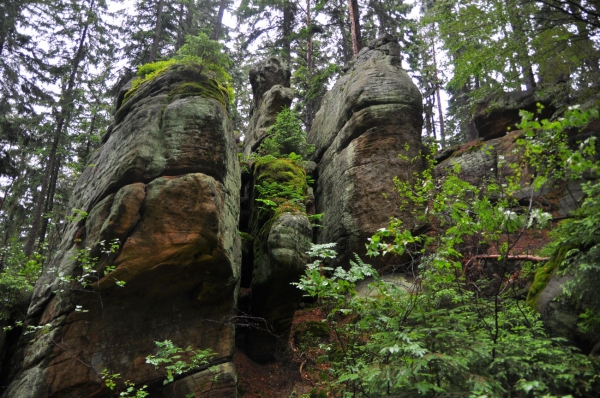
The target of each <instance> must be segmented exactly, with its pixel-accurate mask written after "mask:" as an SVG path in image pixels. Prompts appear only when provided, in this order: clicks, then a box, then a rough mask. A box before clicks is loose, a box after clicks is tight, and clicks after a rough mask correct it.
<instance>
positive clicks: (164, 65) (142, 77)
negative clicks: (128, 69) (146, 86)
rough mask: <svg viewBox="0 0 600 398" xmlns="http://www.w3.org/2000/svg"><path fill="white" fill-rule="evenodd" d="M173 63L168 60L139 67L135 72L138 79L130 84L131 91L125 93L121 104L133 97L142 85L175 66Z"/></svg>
mask: <svg viewBox="0 0 600 398" xmlns="http://www.w3.org/2000/svg"><path fill="white" fill-rule="evenodd" d="M175 63H176V62H175V60H173V59H170V60H168V61H157V62H152V63H149V64H145V65H142V66H140V67H139V68H138V71H137V75H138V78H137V79H135V80H134V81H133V82H132V83H131V89H129V91H127V92H126V93H125V96H124V97H123V104H124V103H125V102H127V100H128V99H129V98H131V97H133V95H134V94H135V93H136V92H137V90H138V88H139V87H140V86H141V85H142V83H145V82H149V81H152V80H154V79H156V78H157V77H159V76H161V75H163V74H164V73H165V72H166V71H167V70H169V69H170V68H171V67H172V66H173V65H175Z"/></svg>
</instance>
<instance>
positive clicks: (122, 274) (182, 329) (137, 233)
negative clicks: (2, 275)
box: [3, 66, 241, 398]
mask: <svg viewBox="0 0 600 398" xmlns="http://www.w3.org/2000/svg"><path fill="white" fill-rule="evenodd" d="M181 87H187V88H189V87H192V88H193V90H181ZM215 87H216V89H215ZM130 94H132V95H130V98H129V99H128V100H127V101H126V102H125V103H123V104H122V105H121V106H120V109H119V110H118V112H117V113H116V116H115V122H114V123H113V125H112V126H111V128H110V129H109V132H108V133H107V134H106V135H105V137H103V145H102V147H101V148H100V149H99V150H98V151H97V152H96V153H94V154H93V155H92V157H91V159H90V163H89V165H88V167H87V168H86V169H85V171H84V172H83V173H82V175H81V177H80V179H79V181H78V182H77V185H76V187H75V190H74V193H73V200H72V207H74V208H77V209H81V210H83V211H85V212H87V213H88V216H87V218H83V219H80V220H74V221H72V222H70V223H69V224H68V225H67V226H66V229H65V231H64V234H63V239H62V242H61V244H60V249H59V251H58V253H57V255H56V256H55V257H54V259H53V260H52V261H51V262H50V264H49V268H48V272H46V273H44V275H43V276H42V278H41V279H40V280H39V282H38V283H37V285H36V287H35V290H34V294H33V298H32V301H31V305H30V307H29V312H28V315H27V320H26V323H25V327H35V328H38V327H39V326H43V327H42V329H43V332H40V331H38V332H36V333H31V334H27V335H23V336H22V338H21V340H20V343H19V347H18V350H17V354H15V355H14V356H13V358H12V368H13V372H12V375H11V378H13V381H12V383H11V384H10V386H9V388H8V390H7V391H6V392H5V393H4V395H3V397H7V398H8V397H10V398H13V397H47V396H60V397H84V396H92V395H93V396H97V397H102V396H108V395H109V393H110V391H109V390H108V389H107V388H106V387H105V386H104V383H103V380H102V379H101V377H100V376H99V375H100V373H101V372H102V371H103V370H104V369H107V370H108V372H109V373H119V374H120V375H121V379H119V381H118V382H117V385H118V386H122V383H123V382H124V381H125V380H129V381H131V382H132V383H135V384H137V385H142V384H147V385H149V386H150V387H149V389H150V391H151V393H152V394H153V395H152V396H163V395H162V394H166V395H164V396H169V397H184V396H186V394H189V393H197V391H196V390H194V388H196V387H190V386H191V385H192V384H193V385H194V386H199V387H197V388H200V389H202V388H212V387H207V385H208V384H207V383H209V384H210V383H211V380H212V379H213V378H214V375H213V376H208V375H207V374H208V373H207V371H203V372H200V373H199V374H198V375H192V376H189V377H188V379H189V380H188V379H183V380H181V381H178V382H177V385H176V386H172V387H170V388H169V389H168V391H167V389H165V390H164V391H163V392H162V393H161V392H160V391H161V389H162V381H163V380H164V379H165V374H164V371H161V370H156V369H154V367H153V366H151V365H148V364H146V363H145V358H146V356H147V355H149V354H154V353H155V352H156V348H155V345H154V342H155V341H162V340H166V339H168V340H172V341H173V342H174V343H175V344H176V345H178V346H180V347H188V346H191V347H193V348H201V349H207V348H210V349H212V350H213V351H214V352H216V355H215V357H214V359H213V363H215V364H221V365H219V367H218V368H217V371H218V372H219V375H220V376H219V378H218V383H217V384H218V390H219V391H225V392H223V393H220V395H219V394H217V395H214V396H222V397H233V396H235V380H236V375H235V369H234V367H233V365H232V363H231V359H232V357H233V352H234V327H233V325H232V324H230V323H229V322H228V319H229V318H230V317H231V315H233V314H234V311H235V307H236V297H237V286H238V280H239V273H240V255H241V254H240V242H239V236H238V234H237V232H236V226H237V221H238V216H239V191H240V171H239V166H238V162H237V159H236V150H235V143H234V136H233V132H232V128H231V124H230V121H229V116H228V111H227V109H226V105H227V101H224V97H223V96H222V93H221V92H220V90H218V85H216V83H215V82H213V81H210V80H208V79H207V78H206V77H204V76H203V75H201V74H200V73H198V72H197V71H196V70H195V69H194V68H193V67H191V66H186V67H182V66H179V67H174V68H171V69H169V70H167V71H166V72H164V73H163V74H162V75H160V76H158V77H156V78H155V79H153V80H151V81H148V82H145V83H143V84H142V85H141V86H140V87H139V88H137V89H136V90H135V92H130ZM102 241H104V242H109V241H116V242H118V249H116V250H115V251H114V252H113V253H106V250H104V251H103V250H102V247H101V246H99V245H98V243H99V242H102ZM105 246H106V244H105ZM86 247H89V248H90V251H88V250H87V249H86ZM86 253H91V256H90V255H87V254H86ZM96 256H98V257H99V258H98V259H94V258H93V257H96ZM82 266H86V267H87V266H89V268H84V269H82ZM112 267H114V270H113V268H112ZM82 273H85V274H83V275H82ZM123 284H124V287H121V286H120V285H123ZM192 379H193V380H192ZM186 380H187V381H186ZM199 381H200V382H199ZM202 386H203V387H202ZM176 387H177V388H176ZM215 388H216V387H215ZM202 391H204V390H202ZM196 396H203V395H201V394H200V395H196ZM211 396H213V395H211Z"/></svg>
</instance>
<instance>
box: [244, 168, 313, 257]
mask: <svg viewBox="0 0 600 398" xmlns="http://www.w3.org/2000/svg"><path fill="white" fill-rule="evenodd" d="M253 169H254V185H255V190H256V195H255V196H256V198H257V199H260V200H267V201H270V202H272V203H273V204H272V205H271V206H267V205H265V206H261V207H260V208H259V210H258V211H256V212H254V216H253V219H252V220H251V226H250V229H251V232H252V233H253V234H254V236H256V239H255V240H254V259H255V260H257V259H258V258H260V256H261V254H262V251H263V245H264V244H265V243H266V239H267V237H268V235H269V231H270V230H271V226H272V225H273V222H274V221H275V220H277V219H278V218H279V217H280V216H281V215H282V214H284V213H305V212H306V208H305V205H304V203H305V202H306V190H307V188H308V185H307V183H306V170H305V169H304V166H303V164H302V162H299V161H295V160H291V159H286V158H275V157H273V156H264V157H260V158H258V159H257V160H256V161H255V162H254V164H253Z"/></svg>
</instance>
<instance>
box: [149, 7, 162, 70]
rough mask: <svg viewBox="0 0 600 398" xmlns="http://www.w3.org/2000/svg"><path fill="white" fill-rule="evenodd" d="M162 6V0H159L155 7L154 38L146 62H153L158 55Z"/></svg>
mask: <svg viewBox="0 0 600 398" xmlns="http://www.w3.org/2000/svg"><path fill="white" fill-rule="evenodd" d="M163 8H164V0H159V1H158V6H157V9H156V25H155V27H154V39H153V40H152V48H151V49H150V56H149V58H148V62H154V61H156V58H157V57H158V45H159V42H160V36H161V35H162V19H163Z"/></svg>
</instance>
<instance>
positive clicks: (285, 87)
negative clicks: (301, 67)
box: [244, 57, 294, 155]
mask: <svg viewBox="0 0 600 398" xmlns="http://www.w3.org/2000/svg"><path fill="white" fill-rule="evenodd" d="M290 76H291V72H290V67H289V65H287V63H286V62H285V61H283V60H281V59H279V58H276V57H271V58H268V59H266V60H264V61H261V62H258V63H256V64H254V65H252V68H251V69H250V83H251V84H252V94H253V100H252V106H251V108H250V122H249V123H248V129H247V130H246V134H245V135H244V154H245V155H249V154H250V153H252V152H255V151H256V150H257V149H258V147H259V146H260V143H261V142H262V141H263V140H264V139H265V138H266V136H267V131H268V130H269V127H271V126H272V125H273V124H274V123H275V119H276V118H277V114H278V113H279V112H280V111H281V110H283V109H285V108H289V107H290V105H291V103H292V100H293V99H294V90H292V89H291V88H289V87H290Z"/></svg>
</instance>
